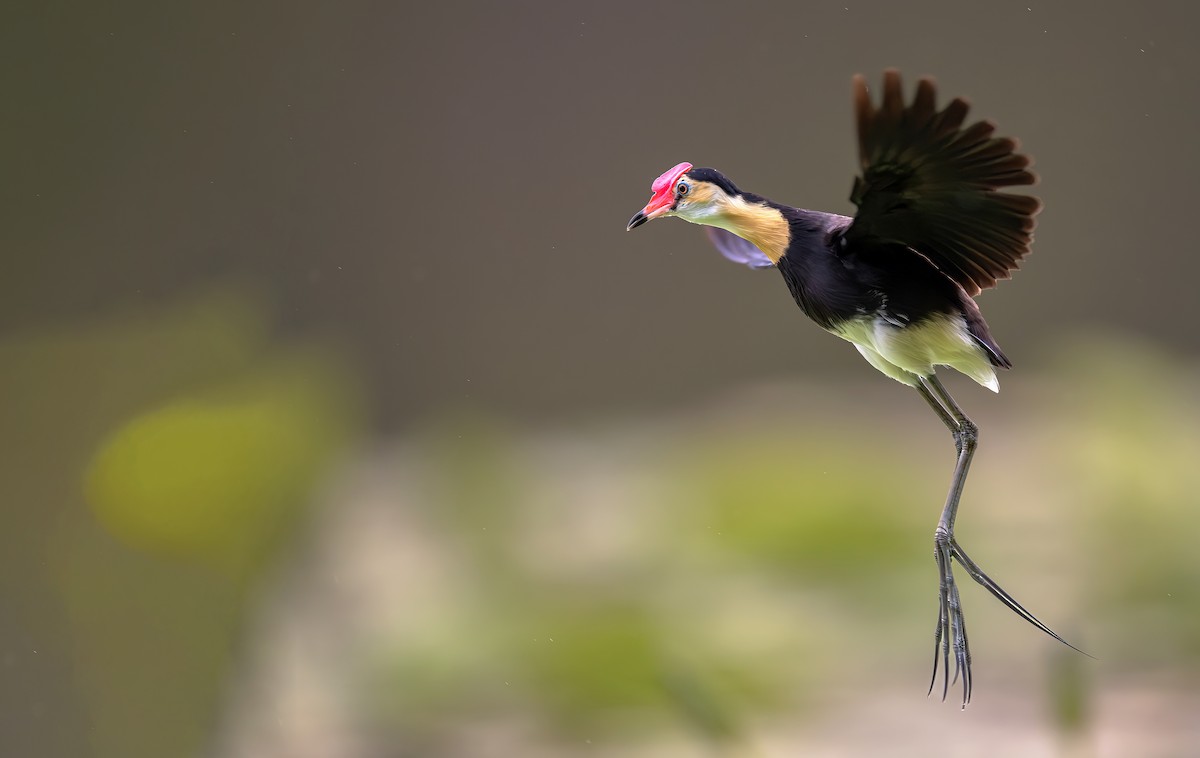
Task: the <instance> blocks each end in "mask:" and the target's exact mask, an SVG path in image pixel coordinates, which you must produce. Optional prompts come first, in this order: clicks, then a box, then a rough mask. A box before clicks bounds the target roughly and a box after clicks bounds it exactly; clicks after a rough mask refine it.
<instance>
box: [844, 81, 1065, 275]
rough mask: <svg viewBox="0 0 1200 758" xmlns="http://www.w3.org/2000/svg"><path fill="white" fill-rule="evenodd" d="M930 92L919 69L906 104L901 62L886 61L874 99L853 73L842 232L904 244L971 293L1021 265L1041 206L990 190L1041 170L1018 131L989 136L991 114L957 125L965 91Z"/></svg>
mask: <svg viewBox="0 0 1200 758" xmlns="http://www.w3.org/2000/svg"><path fill="white" fill-rule="evenodd" d="M934 101H935V92H934V86H933V82H932V81H930V80H929V79H922V80H921V81H920V82H919V83H918V84H917V94H916V96H915V97H914V98H913V102H912V104H911V105H906V104H905V103H904V95H903V91H902V89H901V85H900V74H899V72H897V71H895V70H888V71H885V72H884V75H883V98H882V102H881V104H880V106H879V108H875V106H874V105H873V104H872V102H871V97H870V95H869V94H868V92H867V84H866V81H865V80H864V79H863V77H862V76H856V77H854V110H855V114H856V116H857V120H858V144H859V158H860V161H861V163H862V176H860V177H858V178H857V179H856V180H855V183H854V191H853V193H852V194H851V197H850V199H851V200H852V201H854V204H855V205H857V206H858V213H857V214H856V215H855V217H854V222H853V223H852V224H851V225H850V228H849V229H848V230H847V232H846V238H847V242H859V241H862V242H868V241H872V240H875V241H883V242H898V243H901V244H903V245H907V246H909V247H911V248H913V249H914V250H917V251H919V252H920V253H921V254H922V255H924V256H926V257H927V258H929V260H930V261H932V262H933V264H934V265H936V266H937V267H938V268H939V269H941V270H942V272H943V273H945V274H946V275H947V276H949V277H950V278H951V279H953V280H954V281H956V282H958V283H959V284H960V285H961V286H962V288H963V289H964V290H966V291H967V294H969V295H972V296H974V295H977V294H979V292H980V291H981V290H984V289H987V288H989V287H994V286H995V285H996V281H997V280H998V279H1008V278H1009V277H1010V276H1011V272H1012V271H1014V270H1015V269H1016V268H1018V267H1019V266H1020V263H1021V259H1022V258H1024V257H1025V256H1026V255H1028V254H1029V245H1030V242H1032V241H1033V226H1034V220H1033V217H1034V216H1035V215H1036V214H1037V212H1038V211H1039V210H1041V207H1042V204H1041V202H1040V201H1039V200H1038V199H1037V198H1035V197H1030V196H1028V195H1012V194H1008V193H1004V192H997V191H996V190H997V189H998V188H1001V187H1010V186H1017V185H1025V184H1033V183H1034V182H1036V181H1037V177H1036V176H1034V174H1033V173H1032V172H1031V171H1030V170H1029V163H1030V161H1029V158H1028V157H1026V156H1024V155H1021V154H1020V153H1018V152H1016V151H1017V143H1016V141H1015V140H1012V139H1008V138H1003V137H993V136H992V132H993V131H994V129H995V127H994V126H993V125H992V124H991V123H989V122H987V121H980V122H977V123H975V124H972V125H971V126H968V127H965V128H964V127H963V121H964V120H965V119H966V116H967V109H968V108H967V103H966V101H964V100H962V99H958V98H956V99H954V100H952V101H950V104H949V105H947V106H946V107H945V108H943V109H942V110H940V111H939V110H937V109H936V105H935V102H934Z"/></svg>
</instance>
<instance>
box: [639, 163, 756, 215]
mask: <svg viewBox="0 0 1200 758" xmlns="http://www.w3.org/2000/svg"><path fill="white" fill-rule="evenodd" d="M650 191H651V192H653V193H654V194H653V195H651V197H650V202H648V203H646V207H645V208H642V209H641V210H640V211H638V212H637V213H635V214H634V215H633V218H631V219H629V226H627V227H626V230H632V229H636V228H637V227H639V226H641V225H642V224H644V223H646V222H647V221H651V220H653V219H656V218H659V217H661V216H678V217H679V218H681V219H683V220H684V221H691V222H692V223H693V224H708V225H710V226H720V225H721V224H719V223H718V220H719V219H720V218H721V217H722V216H723V215H724V214H725V213H726V211H727V209H728V208H729V206H730V205H731V204H732V203H734V202H735V199H736V198H737V197H738V195H739V194H740V193H739V192H738V188H737V187H735V186H734V185H733V182H731V181H729V180H728V179H726V178H725V176H724V175H722V174H721V172H719V171H717V170H715V169H711V168H692V164H690V163H686V162H685V163H680V164H679V165H677V166H673V167H672V168H669V169H667V170H666V171H665V172H663V174H662V175H661V176H659V177H658V178H657V179H655V180H654V184H652V185H650Z"/></svg>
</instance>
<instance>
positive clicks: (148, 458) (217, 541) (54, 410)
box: [0, 291, 360, 758]
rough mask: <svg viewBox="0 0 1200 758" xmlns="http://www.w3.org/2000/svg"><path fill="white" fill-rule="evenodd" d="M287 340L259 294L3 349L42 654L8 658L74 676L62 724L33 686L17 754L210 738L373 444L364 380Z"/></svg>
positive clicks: (153, 747)
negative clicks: (312, 535) (313, 516)
mask: <svg viewBox="0 0 1200 758" xmlns="http://www.w3.org/2000/svg"><path fill="white" fill-rule="evenodd" d="M272 331H273V326H272V323H271V318H270V306H269V304H267V303H266V302H265V301H264V300H263V299H262V298H261V297H260V296H259V295H257V294H255V293H252V292H248V291H219V292H214V293H208V294H203V295H200V296H197V297H195V298H194V299H190V300H185V301H182V302H179V303H175V304H172V305H166V306H159V305H154V304H147V305H144V306H142V307H140V308H132V309H129V310H127V311H125V312H122V313H116V314H111V315H108V316H105V317H98V318H95V319H92V320H90V321H87V322H81V323H76V324H64V325H61V326H59V327H56V328H54V329H51V330H43V331H37V332H28V333H25V334H18V335H16V336H11V337H9V338H8V339H6V340H5V341H4V342H3V343H0V362H2V363H3V364H4V365H5V366H6V367H7V369H8V370H6V371H5V372H4V373H3V375H0V387H2V389H3V391H4V392H5V393H6V396H8V397H18V398H21V402H19V403H11V404H6V405H5V406H4V407H3V408H2V409H0V416H2V417H3V423H2V427H3V428H6V429H10V430H11V429H14V428H15V429H19V430H22V433H21V434H18V435H15V436H13V435H10V436H7V437H5V438H3V439H2V440H0V446H2V447H3V455H0V470H2V471H3V476H4V480H5V481H6V482H7V488H8V492H9V496H8V497H6V498H4V499H3V501H2V502H0V509H2V510H3V512H4V516H5V518H6V523H7V524H8V528H7V529H6V530H4V532H3V535H2V536H0V541H3V543H4V549H3V550H0V565H2V566H3V568H4V570H3V571H0V592H2V594H3V605H4V607H5V608H7V609H10V610H11V611H12V612H13V613H15V614H17V617H18V618H19V619H20V623H21V624H22V625H23V626H25V627H26V628H27V629H28V635H29V636H30V638H32V639H33V640H36V641H37V642H35V643H34V644H33V646H32V647H33V648H35V649H32V650H31V649H30V647H29V646H24V645H22V646H18V647H14V646H13V645H12V640H11V639H10V640H9V643H10V644H9V647H7V648H6V649H7V651H8V654H9V655H11V656H14V657H15V658H18V659H20V658H24V657H26V656H28V657H33V658H36V657H38V656H39V655H41V656H53V658H54V660H55V661H56V662H60V663H61V665H62V666H63V667H65V669H66V670H67V671H69V672H70V674H69V681H70V695H69V697H68V698H67V699H66V702H64V703H63V705H62V706H61V707H56V708H53V709H49V710H36V705H35V704H37V703H41V702H44V697H45V696H44V695H43V691H44V690H45V688H47V687H51V686H53V682H52V681H47V680H45V679H38V678H34V679H31V680H23V681H22V682H20V683H19V686H20V687H22V688H24V690H23V700H24V701H25V702H26V703H29V704H31V705H30V706H26V708H30V710H29V711H28V713H27V715H26V716H25V717H23V718H19V719H15V720H14V723H13V728H12V729H11V730H8V733H7V735H6V737H7V739H6V742H5V748H6V750H5V752H6V754H9V749H13V750H15V751H16V752H12V753H11V754H30V755H56V754H59V755H73V756H100V757H106V756H114V757H115V756H121V757H122V758H125V757H127V756H163V755H188V754H196V753H197V752H198V751H199V750H201V749H202V747H203V746H204V745H205V744H206V742H207V741H208V740H209V739H210V737H211V729H212V723H213V719H214V716H215V713H216V707H217V704H218V696H219V694H220V693H221V692H222V691H223V689H224V687H225V682H226V677H227V675H228V672H229V669H230V666H231V662H232V660H233V654H234V650H235V648H236V644H237V640H238V638H239V635H240V633H241V630H242V628H243V624H244V621H245V613H246V611H247V610H248V609H249V608H252V607H253V606H252V605H251V604H250V601H252V600H253V599H254V597H255V588H256V585H257V583H258V580H259V578H260V577H261V576H262V575H263V571H264V569H266V568H268V567H269V566H270V565H271V563H272V558H273V556H276V555H278V552H279V550H280V548H282V547H284V546H285V545H286V544H287V538H288V536H289V535H290V534H292V533H294V532H295V531H296V527H297V526H298V525H299V524H300V523H301V521H302V519H303V515H304V513H305V510H306V508H307V505H308V504H309V503H310V502H311V499H312V496H313V493H314V492H315V490H316V489H317V488H318V487H319V485H320V482H321V480H322V478H323V476H324V474H325V473H326V472H327V471H328V468H329V466H330V465H331V464H332V463H334V462H335V461H336V460H337V458H338V457H339V456H340V454H341V452H342V451H344V450H345V449H346V447H347V445H348V444H349V443H350V441H351V440H352V438H353V436H354V435H355V433H356V431H355V430H356V428H357V427H358V425H359V417H360V412H359V410H358V408H357V406H358V403H359V400H358V397H357V395H358V390H357V388H356V386H355V383H354V381H353V379H352V377H351V373H350V371H349V369H348V367H347V365H346V364H345V362H344V361H343V360H342V359H341V358H339V357H338V356H337V355H336V354H334V353H331V352H330V351H328V350H327V349H325V348H324V347H323V346H321V345H320V344H317V343H311V342H310V343H307V344H303V343H291V344H283V343H281V342H279V341H278V340H275V339H273V338H272V336H271V335H272ZM89 506H90V508H89ZM4 626H5V625H0V633H2V632H4V631H5V629H4V628H3V627H4ZM59 640H61V642H59ZM39 649H40V651H41V652H39ZM8 686H9V687H12V686H17V683H12V684H9V685H8ZM72 710H75V711H77V712H78V713H79V714H80V715H79V716H78V717H77V718H73V719H72V718H66V717H65V715H66V714H69V713H71V712H72ZM43 714H44V715H43ZM46 719H53V720H54V721H53V726H52V727H51V725H50V724H48V723H46ZM47 733H52V734H54V735H55V736H54V738H53V739H54V740H56V742H57V747H55V748H51V749H49V750H48V749H46V747H45V745H44V740H45V735H46V734H47ZM22 745H39V746H41V747H39V748H37V749H32V750H29V751H22V750H21V749H20V747H21V746H22Z"/></svg>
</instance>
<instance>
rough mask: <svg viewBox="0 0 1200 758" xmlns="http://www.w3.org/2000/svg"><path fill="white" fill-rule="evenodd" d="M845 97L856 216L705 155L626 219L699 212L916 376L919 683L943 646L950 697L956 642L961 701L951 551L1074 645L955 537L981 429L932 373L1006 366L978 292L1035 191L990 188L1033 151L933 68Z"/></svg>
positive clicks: (1001, 267) (1032, 205)
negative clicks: (933, 429)
mask: <svg viewBox="0 0 1200 758" xmlns="http://www.w3.org/2000/svg"><path fill="white" fill-rule="evenodd" d="M853 95H854V109H855V114H856V116H857V122H858V144H859V159H860V162H861V164H862V174H861V175H860V176H859V177H857V178H856V180H855V182H854V188H853V191H852V193H851V196H850V199H851V200H852V201H853V202H854V204H855V205H856V206H857V207H858V213H857V214H856V215H855V216H854V217H853V218H850V217H847V216H840V215H837V214H835V213H823V212H821V211H810V210H803V209H800V208H792V207H790V206H787V205H783V204H781V203H776V202H774V201H772V200H768V199H767V198H765V197H762V196H760V195H755V194H753V193H750V192H745V191H743V190H740V189H738V187H737V186H736V185H734V184H733V182H731V181H729V179H727V178H726V177H725V176H724V175H722V174H721V173H720V172H718V171H716V170H714V169H711V168H693V167H692V164H690V163H680V164H679V165H677V166H675V167H673V168H671V169H669V170H668V171H667V172H666V173H664V174H662V176H660V177H658V179H656V180H655V181H654V183H653V185H652V187H651V189H652V192H653V196H652V197H651V198H650V202H649V203H647V204H646V207H645V208H643V209H642V210H640V211H638V212H637V214H635V215H634V217H633V218H632V219H630V221H629V226H628V229H634V228H636V227H638V226H641V225H642V224H644V223H646V222H647V221H650V220H652V219H656V218H661V217H667V216H677V217H679V218H682V219H684V220H685V221H690V222H692V223H694V224H703V225H705V226H706V231H707V232H708V236H709V239H710V240H711V241H712V243H713V244H714V245H715V246H716V247H717V249H718V250H719V251H720V252H721V253H722V254H723V255H725V257H727V258H729V259H731V260H733V261H735V262H738V263H743V264H746V265H748V266H751V267H754V268H769V267H774V268H777V269H778V270H779V272H780V273H781V274H783V279H784V281H785V282H787V286H788V289H789V290H791V293H792V297H794V298H795V299H796V303H797V305H799V306H800V309H801V310H802V311H804V313H805V314H807V315H808V317H809V318H811V319H812V320H813V321H815V322H817V325H818V326H820V327H821V328H823V329H825V330H826V331H829V332H832V333H833V334H835V335H837V336H839V337H841V338H843V339H845V340H848V341H849V342H852V343H853V344H854V346H855V347H856V348H858V352H860V353H861V354H862V356H863V357H864V358H866V359H867V362H869V363H870V364H871V365H872V366H874V367H875V368H877V369H879V370H880V371H882V372H883V373H884V374H887V375H888V376H890V377H891V378H893V379H895V380H897V381H899V382H902V383H904V384H907V385H909V386H910V387H913V388H914V389H916V390H917V392H918V393H920V395H921V397H922V398H924V399H925V402H927V403H928V404H929V407H930V408H932V409H933V410H934V412H935V413H937V415H938V418H940V419H941V420H942V423H944V424H945V425H946V426H947V427H948V428H949V429H950V432H951V434H952V435H953V436H954V446H955V449H956V451H957V459H956V463H955V467H954V477H953V479H952V481H951V484H950V493H949V495H948V496H947V498H946V504H945V506H944V507H943V509H942V515H941V518H939V519H938V523H937V528H936V529H935V530H934V556H935V558H936V561H937V568H938V574H939V580H940V589H939V603H938V606H939V607H938V622H937V627H936V631H935V634H934V659H933V677H932V679H931V680H930V685H929V689H930V692H932V691H933V687H934V685H935V684H936V682H937V673H938V664H939V660H938V658H939V654H940V657H941V668H942V672H943V673H942V676H943V686H942V698H943V699H945V697H946V694H947V692H948V691H949V687H950V650H951V648H953V650H954V663H955V671H954V677H955V679H954V681H956V682H957V681H958V678H959V677H960V676H961V677H962V682H963V684H962V687H963V701H962V704H963V707H964V708H965V707H966V705H967V703H968V702H970V699H971V688H972V676H971V653H970V648H969V647H968V644H967V630H966V624H965V620H964V617H963V611H962V606H961V604H960V602H959V594H958V587H957V585H956V584H955V581H954V572H953V568H952V562H954V561H957V562H958V563H959V564H960V565H961V566H962V567H963V568H965V569H966V570H967V573H968V574H970V575H971V578H973V579H974V580H975V581H977V582H979V583H980V584H982V585H983V586H984V587H986V588H987V589H988V591H990V592H991V593H992V594H993V595H995V596H996V597H997V598H999V599H1000V601H1001V602H1003V603H1004V604H1005V605H1006V606H1008V607H1009V608H1010V609H1012V610H1013V611H1014V612H1016V613H1017V614H1018V615H1020V616H1021V617H1022V618H1024V619H1025V620H1026V621H1028V622H1029V623H1030V624H1033V625H1034V626H1035V627H1037V628H1038V629H1041V630H1042V631H1043V632H1045V633H1046V634H1048V635H1050V636H1051V637H1053V638H1054V639H1056V640H1058V641H1059V642H1062V643H1063V644H1065V645H1068V646H1070V647H1074V646H1072V645H1070V643H1068V642H1067V641H1066V640H1064V639H1063V638H1062V637H1060V636H1059V635H1058V634H1056V633H1055V632H1054V631H1053V630H1051V629H1050V628H1049V627H1048V626H1046V625H1045V624H1043V623H1042V622H1041V621H1039V620H1038V619H1037V618H1036V617H1035V616H1034V615H1033V614H1032V613H1030V612H1029V611H1027V610H1025V608H1024V607H1022V606H1021V604H1020V603H1018V602H1017V601H1016V600H1014V599H1013V597H1012V596H1011V595H1009V594H1008V593H1007V592H1005V591H1004V590H1003V589H1001V588H1000V586H999V585H997V584H996V583H995V582H994V581H992V580H991V579H990V578H989V577H988V576H987V574H985V573H984V572H983V571H982V570H981V569H980V568H979V565H978V564H976V563H975V561H973V560H971V559H970V557H968V556H967V554H966V552H964V551H963V549H962V546H961V545H959V544H958V541H957V540H956V539H955V536H954V519H955V516H956V515H957V513H958V503H959V499H960V498H961V497H962V491H963V485H964V484H965V483H966V479H967V470H968V469H969V468H970V466H971V458H972V456H973V455H974V454H975V447H976V443H977V440H978V431H979V430H978V427H977V426H976V425H975V424H974V423H973V422H972V421H971V420H970V419H969V418H967V416H966V415H965V414H964V413H963V412H962V409H960V408H959V407H958V404H957V403H955V402H954V399H953V398H951V397H950V393H948V392H947V391H946V388H945V387H943V386H942V383H941V382H940V381H939V380H938V378H937V376H936V374H935V370H936V368H937V367H938V366H949V367H951V368H953V369H955V370H957V371H960V372H961V373H963V374H966V375H967V376H969V377H970V378H972V379H974V380H975V381H976V382H978V383H979V384H982V385H983V386H985V387H987V388H988V389H990V390H992V391H993V392H996V391H998V390H999V384H998V382H997V381H996V369H997V368H1009V367H1011V365H1012V364H1011V363H1010V362H1009V360H1008V358H1006V357H1005V355H1004V353H1003V352H1002V351H1001V350H1000V346H999V345H997V344H996V341H995V340H994V339H993V338H992V335H991V333H990V332H989V331H988V326H987V323H986V322H985V321H984V320H983V316H982V315H981V314H980V312H979V307H978V306H977V305H976V304H975V300H974V299H973V298H974V296H975V295H978V294H979V293H980V292H981V291H982V290H984V289H987V288H989V287H994V286H995V285H996V282H997V280H999V279H1008V278H1009V277H1010V276H1011V274H1012V272H1013V271H1014V270H1015V269H1016V268H1017V267H1018V266H1019V265H1020V262H1021V259H1022V258H1024V257H1025V256H1026V255H1028V253H1029V246H1030V243H1031V242H1032V240H1033V235H1032V232H1033V227H1034V216H1035V215H1036V214H1037V213H1038V211H1040V210H1041V202H1040V201H1038V200H1037V198H1034V197H1030V196H1028V195H1014V194H1009V193H1004V192H997V191H996V190H998V189H1000V188H1002V187H1010V186H1019V185H1028V184H1033V183H1034V182H1035V181H1036V177H1035V176H1034V174H1033V173H1032V172H1031V171H1030V170H1029V163H1030V162H1029V158H1027V157H1026V156H1024V155H1021V154H1020V153H1018V152H1017V143H1016V141H1015V140H1012V139H1007V138H1001V137H995V136H993V131H994V129H995V127H994V126H993V125H992V124H991V123H989V122H987V121H980V122H978V123H975V124H972V125H970V126H965V127H964V125H963V124H964V121H965V119H966V116H967V109H968V107H967V103H966V101H964V100H962V99H954V100H952V101H950V104H949V105H947V106H946V107H945V108H943V109H942V110H938V109H937V107H936V104H935V91H934V85H933V82H932V81H931V80H929V79H921V81H920V82H919V83H918V84H917V92H916V96H915V97H914V99H913V101H912V103H911V104H906V103H905V101H904V96H903V91H902V88H901V83H900V74H899V73H898V72H896V71H893V70H889V71H886V72H884V76H883V96H882V102H881V104H880V106H879V107H878V108H876V107H875V106H874V105H873V104H872V102H871V97H870V94H869V93H868V91H867V84H866V81H865V80H864V79H863V77H862V76H856V77H854V84H853Z"/></svg>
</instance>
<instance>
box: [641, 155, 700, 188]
mask: <svg viewBox="0 0 1200 758" xmlns="http://www.w3.org/2000/svg"><path fill="white" fill-rule="evenodd" d="M691 170H692V164H690V163H688V162H687V161H684V162H683V163H680V164H678V165H675V166H672V167H671V168H669V169H667V170H666V171H664V172H663V173H662V176H660V177H658V178H657V179H655V180H654V184H651V185H650V189H651V190H652V191H654V192H662V191H663V189H665V188H667V187H670V186H672V185H674V184H675V181H676V180H677V179H678V178H679V177H681V176H683V175H684V174H686V173H687V172H689V171H691Z"/></svg>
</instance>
